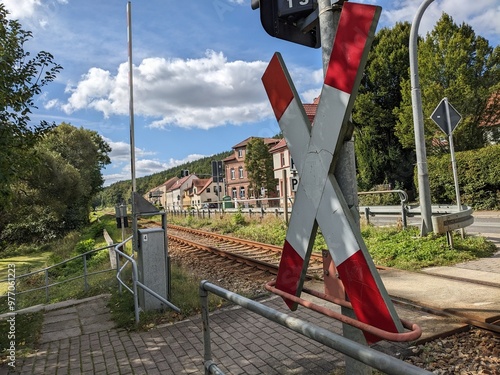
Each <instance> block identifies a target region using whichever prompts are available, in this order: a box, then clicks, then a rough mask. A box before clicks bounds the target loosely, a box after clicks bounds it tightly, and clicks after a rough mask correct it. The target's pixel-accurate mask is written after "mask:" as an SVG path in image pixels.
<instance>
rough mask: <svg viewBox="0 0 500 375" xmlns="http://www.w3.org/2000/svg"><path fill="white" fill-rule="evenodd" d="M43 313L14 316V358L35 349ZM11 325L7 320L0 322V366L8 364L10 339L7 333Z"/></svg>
mask: <svg viewBox="0 0 500 375" xmlns="http://www.w3.org/2000/svg"><path fill="white" fill-rule="evenodd" d="M42 323H43V313H42V312H36V313H29V314H17V315H16V316H15V325H13V327H15V332H13V333H14V334H15V343H16V344H15V348H16V358H19V357H21V356H22V355H23V354H25V353H30V352H33V351H34V350H35V349H36V346H37V342H38V340H39V338H40V332H41V330H42ZM10 328H11V324H10V322H9V321H7V320H0V332H2V334H1V335H0V364H1V363H5V362H9V358H8V356H9V355H10V353H9V349H10V345H11V338H9V335H8V334H7V332H12V331H11V330H10Z"/></svg>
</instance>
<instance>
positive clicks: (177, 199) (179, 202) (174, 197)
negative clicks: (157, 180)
mask: <svg viewBox="0 0 500 375" xmlns="http://www.w3.org/2000/svg"><path fill="white" fill-rule="evenodd" d="M194 179H198V177H196V175H194V174H191V175H189V176H185V177H182V178H181V179H178V180H177V181H175V182H174V184H172V186H171V187H170V189H168V190H167V193H166V194H165V195H166V204H165V208H166V209H169V210H181V209H183V208H185V206H186V205H187V208H189V206H190V205H189V203H188V202H187V201H186V200H185V196H184V191H185V190H187V189H188V188H189V187H190V186H191V184H192V181H193V180H194Z"/></svg>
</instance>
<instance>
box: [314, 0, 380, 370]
mask: <svg viewBox="0 0 500 375" xmlns="http://www.w3.org/2000/svg"><path fill="white" fill-rule="evenodd" d="M318 7H319V9H318V10H319V25H320V34H321V47H322V56H323V74H326V71H327V69H328V64H329V62H330V55H331V53H332V47H333V41H334V39H335V34H336V32H337V28H338V25H339V20H340V11H341V9H342V8H341V7H339V6H337V5H332V3H331V0H318ZM320 100H321V99H320ZM348 133H351V132H348ZM334 174H335V177H336V178H337V181H338V183H339V186H340V190H341V191H342V194H343V195H344V197H345V199H346V201H347V204H348V205H349V207H350V208H351V213H353V216H354V218H355V220H356V221H357V222H358V224H359V216H358V215H359V214H358V209H357V206H358V194H357V192H358V188H357V181H356V169H355V162H354V142H352V140H348V141H347V142H344V146H343V147H342V149H341V151H340V158H339V161H338V163H337V168H336V170H335V173H334ZM354 212H355V213H354ZM341 310H342V314H344V315H347V316H349V317H353V318H355V314H354V311H353V310H351V309H348V308H345V307H342V308H341ZM342 330H343V332H344V337H346V338H348V339H350V340H352V341H355V342H357V343H360V344H363V345H367V342H366V339H365V337H364V335H363V332H362V331H360V330H359V329H356V328H353V327H351V326H349V325H347V324H342ZM345 363H346V370H345V373H346V374H356V375H368V374H371V373H372V371H371V368H370V366H367V365H366V364H364V363H362V362H359V361H357V360H355V359H353V358H352V357H349V356H345Z"/></svg>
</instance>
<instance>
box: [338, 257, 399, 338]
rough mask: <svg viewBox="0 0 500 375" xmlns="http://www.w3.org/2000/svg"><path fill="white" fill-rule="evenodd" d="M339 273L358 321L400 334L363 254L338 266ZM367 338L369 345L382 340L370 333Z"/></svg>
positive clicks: (366, 335)
mask: <svg viewBox="0 0 500 375" xmlns="http://www.w3.org/2000/svg"><path fill="white" fill-rule="evenodd" d="M337 271H338V273H339V276H340V280H341V281H342V283H343V284H344V287H345V291H346V293H347V296H348V297H349V300H350V301H351V303H352V308H353V310H354V312H355V313H356V317H357V318H358V320H359V321H361V322H363V323H367V324H370V325H372V326H374V327H377V328H381V329H383V330H385V331H389V332H398V330H397V328H396V325H395V324H394V321H393V320H392V317H391V314H390V312H389V309H388V307H387V305H386V304H385V301H384V298H383V297H382V295H381V294H380V290H379V288H378V286H377V283H376V282H375V279H374V278H373V275H372V273H371V271H370V268H369V267H368V264H367V263H366V259H365V257H364V254H363V252H362V251H361V250H358V251H357V252H356V253H354V254H353V255H351V256H350V257H349V258H347V259H346V260H345V261H343V262H342V263H341V264H339V265H337ZM365 338H366V340H367V341H368V343H374V342H377V341H380V340H381V339H380V338H379V337H377V336H374V335H371V334H369V333H365Z"/></svg>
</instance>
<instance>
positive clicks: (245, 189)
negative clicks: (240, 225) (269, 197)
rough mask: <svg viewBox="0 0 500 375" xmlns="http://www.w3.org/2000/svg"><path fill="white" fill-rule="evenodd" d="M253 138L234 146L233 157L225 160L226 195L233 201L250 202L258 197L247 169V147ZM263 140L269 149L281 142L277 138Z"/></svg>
mask: <svg viewBox="0 0 500 375" xmlns="http://www.w3.org/2000/svg"><path fill="white" fill-rule="evenodd" d="M253 138H255V137H249V138H247V139H245V140H244V141H242V142H240V143H238V144H237V145H235V146H233V147H232V148H233V150H234V153H233V155H231V156H229V157H227V158H225V159H224V160H223V162H224V168H225V169H224V171H225V176H226V181H225V182H226V184H225V188H226V191H225V195H227V196H230V197H231V200H233V201H239V200H247V201H248V200H250V199H255V197H256V195H255V194H254V192H253V191H252V190H251V188H250V180H249V179H248V173H247V170H246V168H245V156H246V152H247V145H248V142H250V140H252V139H253ZM263 140H264V143H265V144H266V145H267V146H268V147H273V146H274V145H276V144H277V143H278V142H279V141H280V140H279V139H275V138H263ZM257 196H258V194H257Z"/></svg>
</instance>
